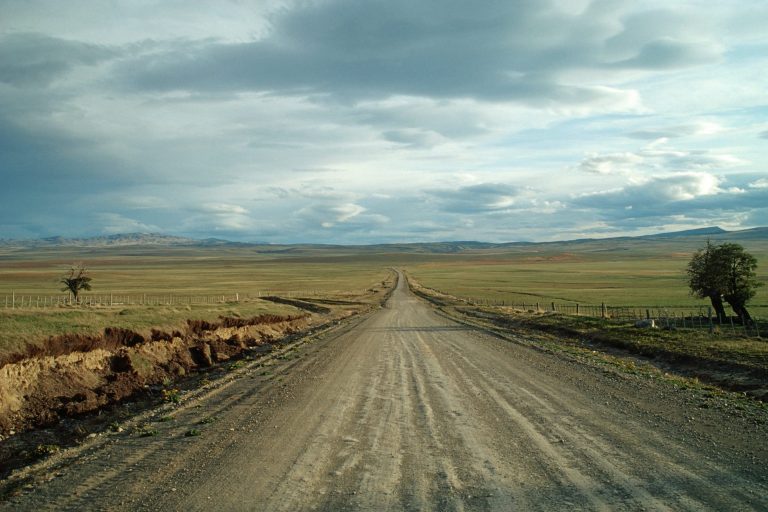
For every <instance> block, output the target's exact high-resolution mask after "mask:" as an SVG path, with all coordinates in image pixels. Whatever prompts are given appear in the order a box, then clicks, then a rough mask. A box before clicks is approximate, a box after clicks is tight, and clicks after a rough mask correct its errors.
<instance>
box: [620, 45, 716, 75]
mask: <svg viewBox="0 0 768 512" xmlns="http://www.w3.org/2000/svg"><path fill="white" fill-rule="evenodd" d="M721 54H722V48H721V47H720V46H719V45H716V44H712V43H707V42H701V41H699V42H684V41H676V40H674V39H672V38H663V39H658V40H656V41H650V42H648V43H646V44H644V45H643V46H642V47H641V48H640V51H639V52H638V53H637V55H635V56H633V57H632V58H629V59H626V60H622V61H619V62H615V63H613V64H611V66H614V67H619V68H635V69H677V68H684V67H687V66H698V65H701V64H706V63H711V62H716V61H717V60H718V59H719V58H720V55H721Z"/></svg>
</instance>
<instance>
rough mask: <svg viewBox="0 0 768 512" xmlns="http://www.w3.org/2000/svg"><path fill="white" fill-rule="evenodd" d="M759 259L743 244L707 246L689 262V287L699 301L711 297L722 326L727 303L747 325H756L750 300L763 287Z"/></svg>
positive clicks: (709, 244)
mask: <svg viewBox="0 0 768 512" xmlns="http://www.w3.org/2000/svg"><path fill="white" fill-rule="evenodd" d="M756 268H757V259H755V257H754V256H752V255H751V254H749V253H748V252H747V251H745V250H744V248H743V247H742V246H741V245H739V244H734V243H724V244H721V245H713V244H712V243H711V242H709V241H707V245H706V246H705V247H704V248H703V249H700V250H698V251H697V252H696V253H695V254H694V255H693V258H691V261H690V262H689V263H688V268H687V274H688V286H689V287H690V289H691V293H692V294H693V295H695V296H696V297H699V298H702V299H703V298H709V299H710V301H711V302H712V308H713V309H714V310H715V313H716V314H717V318H718V320H719V321H720V322H721V323H722V322H724V321H725V320H727V316H726V314H725V308H724V307H723V300H725V301H726V302H728V304H730V306H731V308H732V309H733V311H734V312H735V313H736V314H737V315H738V316H739V318H740V319H741V321H742V323H744V324H745V325H746V324H748V323H751V322H752V317H751V316H750V314H749V311H748V310H747V306H746V304H747V301H749V300H750V299H751V298H752V297H754V296H755V292H756V289H757V288H758V287H759V286H762V283H760V282H758V281H757V275H756V274H755V269H756Z"/></svg>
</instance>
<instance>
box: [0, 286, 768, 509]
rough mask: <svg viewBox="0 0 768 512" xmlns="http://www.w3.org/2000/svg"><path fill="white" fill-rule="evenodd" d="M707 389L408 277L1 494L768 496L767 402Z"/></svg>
mask: <svg viewBox="0 0 768 512" xmlns="http://www.w3.org/2000/svg"><path fill="white" fill-rule="evenodd" d="M711 403H713V402H707V401H705V399H704V398H702V396H701V393H700V392H698V394H697V392H694V391H688V390H678V389H675V388H674V387H672V386H671V385H670V384H669V383H667V382H664V381H656V380H651V379H648V378H641V377H637V376H629V375H628V376H624V375H622V374H620V373H617V372H613V371H607V370H605V369H601V368H598V367H594V368H593V367H590V366H587V365H583V364H579V363H576V362H573V361H569V360H567V359H565V358H563V357H560V356H557V355H552V354H546V353H541V352H537V351H535V350H532V349H530V348H526V347H522V346H519V345H516V344H514V343H510V342H508V341H503V340H500V339H498V338H494V337H492V336H490V335H487V334H484V333H482V332H480V331H477V330H473V329H472V328H470V327H466V326H464V325H461V324H457V323H455V322H453V321H451V320H448V319H446V318H443V317H442V316H440V315H438V314H437V313H436V312H435V311H434V310H433V309H432V308H431V307H430V306H429V305H428V304H426V303H425V302H423V301H421V300H419V299H417V298H415V297H414V296H413V295H412V294H411V293H410V292H409V291H408V289H407V287H406V286H405V285H404V283H403V279H400V283H399V284H398V287H397V289H396V290H395V292H394V294H393V296H392V298H391V299H390V301H389V302H388V304H387V306H386V307H384V308H382V309H380V310H379V311H377V312H375V313H373V314H371V315H368V316H366V317H364V318H360V319H358V320H355V321H353V322H352V323H350V324H346V325H345V326H343V327H339V328H337V329H336V330H335V331H333V332H330V333H327V334H324V335H322V336H320V337H319V338H317V339H315V340H312V341H311V342H310V343H306V344H304V345H303V346H301V347H299V348H297V349H296V350H294V351H293V352H291V353H289V354H288V355H286V356H285V358H284V359H279V360H276V361H275V364H274V365H272V366H269V367H258V368H256V367H255V366H254V367H252V368H244V369H243V371H242V372H241V373H240V376H239V377H238V378H235V379H233V380H231V381H230V382H228V383H226V384H224V385H221V386H219V387H217V388H215V389H214V390H212V391H209V392H207V393H205V394H203V395H201V396H200V397H199V398H196V399H194V400H190V401H188V402H186V403H185V404H184V405H182V406H181V407H180V408H179V409H178V410H176V411H175V413H174V414H173V416H172V419H171V420H170V421H157V420H158V418H157V417H156V418H155V421H154V422H152V423H151V428H152V429H154V430H156V435H151V436H148V437H139V436H137V435H135V434H130V432H129V431H126V432H123V433H121V434H114V435H104V436H101V437H99V438H97V439H96V440H94V441H93V443H92V444H91V445H90V446H87V447H84V448H82V449H81V450H80V451H79V452H78V453H77V454H76V456H69V457H64V458H62V459H61V460H59V461H58V462H56V461H54V462H52V463H50V465H49V466H48V468H47V470H46V471H44V472H43V473H44V476H40V475H39V474H38V477H37V480H36V483H35V484H34V488H31V487H30V489H28V490H27V491H25V493H24V494H22V495H20V496H17V497H15V498H12V499H11V500H10V501H7V502H6V503H4V504H2V505H0V509H2V510H99V509H106V510H161V511H162V510H183V511H191V510H285V511H296V510H324V511H338V510H501V511H508V510H768V467H767V465H768V451H767V450H766V439H768V437H767V436H766V434H767V433H768V428H767V427H766V422H765V415H763V416H759V415H758V416H755V415H754V414H745V413H744V412H743V409H742V408H740V407H738V406H736V407H731V408H728V407H727V406H717V407H714V406H711V405H710V404H711ZM726 405H727V404H726ZM166 420H167V418H166ZM198 434H199V435H198ZM38 473H39V472H38Z"/></svg>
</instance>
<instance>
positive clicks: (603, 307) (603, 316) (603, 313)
mask: <svg viewBox="0 0 768 512" xmlns="http://www.w3.org/2000/svg"><path fill="white" fill-rule="evenodd" d="M605 315H606V309H605V302H603V303H601V304H600V317H601V318H605Z"/></svg>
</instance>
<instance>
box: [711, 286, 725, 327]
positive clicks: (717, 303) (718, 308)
mask: <svg viewBox="0 0 768 512" xmlns="http://www.w3.org/2000/svg"><path fill="white" fill-rule="evenodd" d="M709 300H710V301H712V308H713V309H714V310H715V315H717V322H718V323H720V324H723V323H725V322H726V320H728V317H727V316H726V314H725V306H723V298H722V296H720V294H717V293H715V294H712V295H710V296H709Z"/></svg>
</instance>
